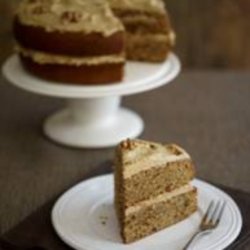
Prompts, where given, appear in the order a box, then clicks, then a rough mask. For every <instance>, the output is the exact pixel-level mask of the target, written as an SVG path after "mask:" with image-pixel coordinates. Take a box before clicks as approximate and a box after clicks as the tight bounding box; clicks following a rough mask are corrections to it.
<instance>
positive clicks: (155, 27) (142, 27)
mask: <svg viewBox="0 0 250 250" xmlns="http://www.w3.org/2000/svg"><path fill="white" fill-rule="evenodd" d="M108 1H109V3H110V6H111V8H112V10H113V11H114V13H115V14H116V15H117V17H118V18H119V19H120V20H121V21H122V23H123V25H124V26H125V29H126V52H127V56H128V59H130V60H140V61H148V62H162V61H164V60H165V59H166V57H167V55H168V54H169V52H170V50H171V49H172V47H173V45H174V43H175V33H174V31H173V29H172V27H171V24H170V20H169V16H168V13H167V10H166V8H165V5H164V1H163V0H108Z"/></svg>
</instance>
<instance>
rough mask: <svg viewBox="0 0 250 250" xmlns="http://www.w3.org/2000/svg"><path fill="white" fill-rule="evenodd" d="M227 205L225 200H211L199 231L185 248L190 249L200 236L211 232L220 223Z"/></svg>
mask: <svg viewBox="0 0 250 250" xmlns="http://www.w3.org/2000/svg"><path fill="white" fill-rule="evenodd" d="M225 206H226V202H225V201H217V202H214V201H211V202H210V204H209V206H208V208H207V211H206V213H205V215H204V216H203V218H202V220H201V223H200V226H199V229H198V231H197V232H196V233H195V234H194V235H193V236H192V238H191V239H190V240H189V241H188V242H187V244H186V245H185V247H184V248H183V250H188V249H189V247H190V246H191V245H193V244H194V243H195V242H196V241H197V240H198V239H199V238H200V237H202V236H204V235H207V234H210V233H211V232H212V231H213V230H214V229H215V228H216V227H217V226H218V225H219V223H220V220H221V217H222V214H223V211H224V209H225Z"/></svg>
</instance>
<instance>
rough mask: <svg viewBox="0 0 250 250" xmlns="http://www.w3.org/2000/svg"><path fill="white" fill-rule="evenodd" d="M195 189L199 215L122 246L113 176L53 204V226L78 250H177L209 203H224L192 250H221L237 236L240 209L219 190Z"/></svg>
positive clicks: (202, 186) (87, 184) (84, 185)
mask: <svg viewBox="0 0 250 250" xmlns="http://www.w3.org/2000/svg"><path fill="white" fill-rule="evenodd" d="M193 185H195V186H196V187H197V188H198V202H199V212H196V213H195V214H193V215H192V216H190V217H189V218H188V219H186V220H184V221H182V222H180V223H178V224H176V225H174V226H171V227H169V228H167V229H164V230H162V231H160V232H157V233H155V234H153V235H151V236H148V237H146V238H144V239H142V240H139V241H137V242H135V243H132V244H128V245H125V244H123V243H122V241H121V238H120V235H119V227H118V223H117V219H116V216H115V211H114V208H113V175H104V176H100V177H96V178H93V179H90V180H87V181H84V182H82V183H80V184H78V185H76V186H75V187H73V188H71V189H70V190H69V191H67V192H66V193H65V194H64V195H63V196H62V197H61V198H60V199H59V200H58V201H57V203H56V204H55V206H54V208H53V211H52V223H53V226H54V228H55V230H56V232H57V234H58V235H59V236H60V237H61V239H62V240H63V241H64V242H65V243H67V244H68V245H69V246H71V247H73V248H74V249H77V250H160V249H168V250H180V249H182V248H183V246H184V245H185V243H186V242H187V241H188V240H189V239H190V237H191V235H192V234H193V233H194V232H195V231H196V230H197V228H198V225H199V222H200V220H201V216H202V212H201V211H205V210H206V208H207V206H208V204H209V202H210V201H211V200H217V199H218V200H219V199H223V200H225V201H226V204H227V205H226V208H225V212H224V214H223V217H222V220H221V222H220V224H219V226H218V228H217V229H215V231H214V232H213V233H212V234H210V235H208V236H205V237H203V238H201V239H200V240H199V241H198V242H197V244H195V247H193V250H222V249H224V248H225V247H226V246H228V245H229V244H230V243H232V242H233V241H234V240H235V238H236V237H237V236H238V234H239V233H240V230H241V227H242V217H241V214H240V211H239V208H238V207H237V205H236V204H235V202H234V201H233V200H232V198H231V197H229V196H228V195H227V194H226V193H224V192H223V191H222V190H220V189H218V188H216V187H214V186H212V185H210V184H208V183H206V182H203V181H200V180H194V181H193Z"/></svg>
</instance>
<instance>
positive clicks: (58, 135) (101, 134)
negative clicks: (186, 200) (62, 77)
mask: <svg viewBox="0 0 250 250" xmlns="http://www.w3.org/2000/svg"><path fill="white" fill-rule="evenodd" d="M119 104H120V97H106V98H94V99H83V100H70V101H68V105H67V108H66V109H64V110H62V111H59V112H58V113H56V114H54V115H52V116H50V117H49V118H47V119H46V121H45V123H44V127H43V128H44V133H45V135H46V136H47V137H49V138H50V139H52V140H53V141H56V142H57V143H59V144H62V145H67V146H71V147H85V148H102V147H107V146H114V145H116V144H117V143H118V142H119V141H121V140H122V139H126V138H135V137H137V136H138V135H140V134H141V132H142V131H143V128H144V124H143V121H142V119H141V118H140V117H139V116H138V115H137V114H136V113H134V112H133V111H130V110H128V109H125V108H119Z"/></svg>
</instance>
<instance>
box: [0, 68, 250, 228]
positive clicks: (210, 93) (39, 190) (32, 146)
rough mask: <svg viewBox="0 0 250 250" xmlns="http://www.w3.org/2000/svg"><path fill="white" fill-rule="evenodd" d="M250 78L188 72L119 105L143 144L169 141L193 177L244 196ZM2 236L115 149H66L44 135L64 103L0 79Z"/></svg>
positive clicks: (248, 172) (249, 158) (248, 186)
mask: <svg viewBox="0 0 250 250" xmlns="http://www.w3.org/2000/svg"><path fill="white" fill-rule="evenodd" d="M249 82H250V73H246V72H245V73H244V72H215V71H203V72H198V71H186V72H184V73H182V74H181V75H180V77H178V78H177V79H176V80H175V81H174V82H173V83H172V84H170V85H167V86H164V87H161V88H159V89H157V90H153V91H150V92H147V93H143V94H138V95H134V96H130V97H126V98H124V99H123V105H124V106H126V107H129V108H131V109H133V110H135V111H136V112H138V113H139V114H140V115H141V116H142V117H143V119H144V121H145V125H146V126H145V131H144V133H143V134H142V136H141V138H144V139H148V140H154V141H160V142H175V143H178V144H180V145H181V146H183V147H184V148H185V149H186V150H187V151H188V152H189V153H190V154H191V156H192V157H193V159H194V161H195V163H196V167H197V176H198V177H199V178H202V179H205V180H208V181H211V182H216V183H218V184H223V185H226V186H230V187H233V188H237V189H241V190H245V191H249V192H250V182H249V177H250V167H249V162H250V154H249V149H250V133H249V128H250V109H249V104H250V101H249V100H250V84H249ZM0 106H1V110H0V117H1V122H0V138H1V140H0V190H1V192H0V225H1V233H3V232H4V231H6V230H8V229H10V228H12V227H13V226H14V225H16V224H17V223H18V222H20V221H21V220H22V219H23V218H24V217H26V216H27V215H29V214H30V213H32V212H33V211H34V210H35V209H37V208H38V207H40V206H41V205H43V204H45V203H46V202H48V201H49V200H51V199H53V198H54V197H56V196H58V195H59V194H60V193H62V192H63V191H65V190H66V189H67V188H69V187H70V186H72V185H74V184H75V183H77V182H79V181H80V180H81V179H82V178H83V176H85V174H86V173H88V172H89V171H91V170H92V169H94V168H95V167H96V166H98V165H100V164H101V163H102V162H104V161H106V160H109V159H112V158H113V153H114V149H113V148H108V149H99V150H90V149H72V148H66V147H62V146H59V145H56V144H54V143H53V142H51V141H49V140H47V139H46V138H45V137H44V136H43V134H42V123H43V120H44V119H45V118H46V117H47V116H48V115H49V114H51V113H53V112H54V111H56V110H58V109H60V108H61V107H63V100H59V99H54V98H47V97H42V96H38V95H34V94H31V93H28V92H25V91H23V90H20V89H18V88H16V87H14V86H12V85H11V84H10V83H8V82H7V81H6V80H5V79H3V77H2V76H1V79H0Z"/></svg>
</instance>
